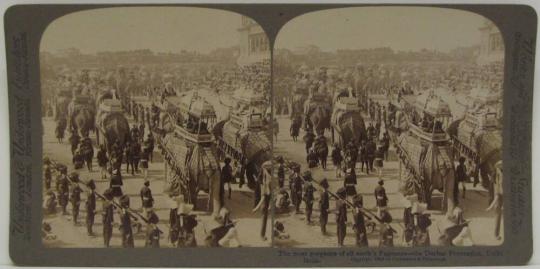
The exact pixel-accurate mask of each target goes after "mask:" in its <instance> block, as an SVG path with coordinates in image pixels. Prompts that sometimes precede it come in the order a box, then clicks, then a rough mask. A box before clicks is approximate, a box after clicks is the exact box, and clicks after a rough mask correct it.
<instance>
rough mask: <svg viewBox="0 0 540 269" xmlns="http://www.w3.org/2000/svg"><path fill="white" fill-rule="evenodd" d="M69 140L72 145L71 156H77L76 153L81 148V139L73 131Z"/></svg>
mask: <svg viewBox="0 0 540 269" xmlns="http://www.w3.org/2000/svg"><path fill="white" fill-rule="evenodd" d="M68 140H69V143H70V144H71V155H75V151H77V148H78V147H79V142H80V140H81V138H80V137H79V135H78V134H77V132H76V131H74V130H72V131H71V135H70V136H69V139H68Z"/></svg>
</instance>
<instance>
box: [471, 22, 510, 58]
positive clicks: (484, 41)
mask: <svg viewBox="0 0 540 269" xmlns="http://www.w3.org/2000/svg"><path fill="white" fill-rule="evenodd" d="M478 30H480V34H481V40H480V51H479V53H478V58H477V62H478V64H489V63H493V62H502V61H503V59H504V41H503V39H502V35H501V32H500V31H499V29H498V28H497V26H495V24H493V23H492V22H491V21H489V20H486V21H485V23H484V26H482V27H480V28H479V29H478Z"/></svg>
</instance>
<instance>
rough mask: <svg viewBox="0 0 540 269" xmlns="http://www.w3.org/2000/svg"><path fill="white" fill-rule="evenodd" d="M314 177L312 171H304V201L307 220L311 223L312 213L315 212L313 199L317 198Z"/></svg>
mask: <svg viewBox="0 0 540 269" xmlns="http://www.w3.org/2000/svg"><path fill="white" fill-rule="evenodd" d="M312 181H313V178H312V177H311V172H310V171H309V170H308V171H305V172H304V202H305V203H306V222H307V223H308V224H310V223H311V213H312V212H313V200H314V199H315V197H314V195H313V193H314V192H315V187H313V184H312V183H311V182H312Z"/></svg>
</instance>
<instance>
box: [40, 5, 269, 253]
mask: <svg viewBox="0 0 540 269" xmlns="http://www.w3.org/2000/svg"><path fill="white" fill-rule="evenodd" d="M39 60H40V76H41V78H40V80H41V83H40V84H41V104H42V108H41V111H42V127H43V128H42V131H43V134H42V136H43V141H42V144H43V201H42V202H43V206H42V213H43V214H42V215H43V220H42V233H41V234H42V243H43V245H44V246H46V247H50V248H105V247H114V248H133V247H136V248H140V247H152V248H156V247H167V248H171V247H178V248H184V247H269V246H270V245H271V235H272V225H271V219H272V216H271V215H270V214H271V206H270V205H271V203H270V202H271V198H270V194H271V193H270V180H271V179H272V171H271V169H272V162H271V159H272V154H271V143H272V140H271V139H272V131H271V126H273V125H272V124H271V123H273V118H272V117H271V114H270V111H271V107H270V101H271V100H270V96H271V92H270V45H269V40H268V38H267V36H266V34H265V32H264V31H263V29H262V28H261V27H260V26H259V25H258V24H257V22H255V21H254V20H252V19H250V18H248V17H245V16H243V15H240V14H237V13H233V12H229V11H222V10H217V9H207V8H196V7H114V8H100V9H92V10H85V11H81V12H74V13H70V14H68V15H65V16H62V17H60V18H58V19H56V20H54V21H53V22H52V23H50V25H49V26H48V27H47V29H46V30H45V32H44V33H43V37H42V40H41V45H40V55H39Z"/></svg>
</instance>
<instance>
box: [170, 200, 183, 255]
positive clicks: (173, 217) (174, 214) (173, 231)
mask: <svg viewBox="0 0 540 269" xmlns="http://www.w3.org/2000/svg"><path fill="white" fill-rule="evenodd" d="M177 199H178V197H176V196H173V195H172V194H169V200H168V202H169V206H170V208H169V242H171V244H172V246H173V247H175V246H176V243H177V242H178V232H179V231H178V229H179V224H178V203H179V202H178V201H177ZM182 199H183V198H182Z"/></svg>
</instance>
